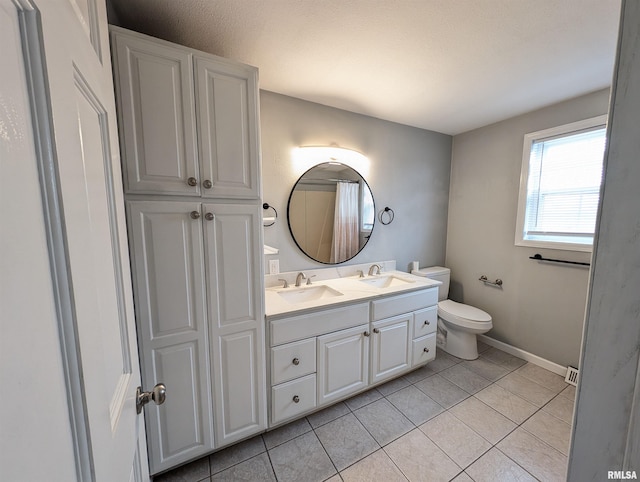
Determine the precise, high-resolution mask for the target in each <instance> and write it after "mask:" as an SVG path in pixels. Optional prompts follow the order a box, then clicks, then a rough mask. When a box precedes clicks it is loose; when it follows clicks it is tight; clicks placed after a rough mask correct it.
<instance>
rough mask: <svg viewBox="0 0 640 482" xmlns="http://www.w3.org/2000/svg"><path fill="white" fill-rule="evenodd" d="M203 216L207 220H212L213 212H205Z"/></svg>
mask: <svg viewBox="0 0 640 482" xmlns="http://www.w3.org/2000/svg"><path fill="white" fill-rule="evenodd" d="M204 218H205V219H206V220H207V221H213V218H215V216H214V215H213V213H207V214H205V215H204Z"/></svg>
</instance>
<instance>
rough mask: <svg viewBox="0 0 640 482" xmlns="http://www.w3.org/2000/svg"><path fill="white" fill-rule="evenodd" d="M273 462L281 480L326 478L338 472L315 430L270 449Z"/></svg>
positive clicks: (293, 480) (280, 481) (295, 481)
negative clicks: (302, 476) (302, 477)
mask: <svg viewBox="0 0 640 482" xmlns="http://www.w3.org/2000/svg"><path fill="white" fill-rule="evenodd" d="M269 456H270V458H271V464H272V465H273V469H274V471H275V474H276V477H277V478H278V481H279V482H285V481H292V482H297V481H299V480H301V477H300V475H301V474H304V480H325V479H327V478H329V477H331V476H332V475H333V474H335V473H336V469H335V467H334V466H333V464H332V463H331V460H330V459H329V457H328V456H327V453H326V452H325V450H324V448H323V447H322V444H321V443H320V441H319V440H318V437H316V434H315V433H313V432H307V433H306V434H304V435H301V436H300V437H297V438H294V439H293V440H290V441H288V442H286V443H284V444H282V445H278V446H277V447H275V448H273V449H271V450H269Z"/></svg>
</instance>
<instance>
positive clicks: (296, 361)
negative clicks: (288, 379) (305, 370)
mask: <svg viewBox="0 0 640 482" xmlns="http://www.w3.org/2000/svg"><path fill="white" fill-rule="evenodd" d="M291 363H293V364H294V365H300V359H298V358H294V359H293V360H292V361H291Z"/></svg>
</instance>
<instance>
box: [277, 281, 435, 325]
mask: <svg viewBox="0 0 640 482" xmlns="http://www.w3.org/2000/svg"><path fill="white" fill-rule="evenodd" d="M385 276H395V277H397V278H400V279H404V280H407V281H409V283H407V284H403V285H398V286H391V287H387V288H377V287H375V286H369V285H367V284H366V283H363V282H362V281H361V280H362V279H363V278H359V277H357V276H349V277H342V278H334V279H327V280H323V281H317V282H313V284H312V285H311V286H322V285H325V286H328V287H329V288H332V289H334V290H336V291H339V292H340V293H342V295H340V296H335V297H331V298H321V299H317V300H312V301H306V302H301V303H295V304H293V303H289V302H287V301H285V300H284V299H282V298H281V297H280V295H279V294H278V292H280V291H286V290H292V291H293V290H296V289H305V288H308V286H307V285H302V286H300V287H299V288H296V287H289V288H283V287H282V286H278V287H270V288H266V289H265V318H266V320H267V321H271V320H274V319H279V318H283V317H286V316H291V315H301V314H304V313H311V312H314V311H318V309H324V308H330V307H331V308H332V307H339V306H344V305H349V304H354V303H359V302H362V301H370V300H374V299H376V298H383V297H386V296H389V295H398V294H402V293H410V292H412V291H418V290H423V289H428V288H433V287H436V286H438V285H440V284H441V283H440V281H436V280H432V279H429V278H424V277H422V276H415V275H412V274H409V273H405V272H404V271H395V270H393V271H384V272H382V273H381V274H380V275H374V276H366V277H365V278H364V279H373V278H381V277H385Z"/></svg>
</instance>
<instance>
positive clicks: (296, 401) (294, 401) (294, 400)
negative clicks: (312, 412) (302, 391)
mask: <svg viewBox="0 0 640 482" xmlns="http://www.w3.org/2000/svg"><path fill="white" fill-rule="evenodd" d="M299 401H300V397H299V396H298V395H294V396H293V403H298V402H299Z"/></svg>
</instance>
